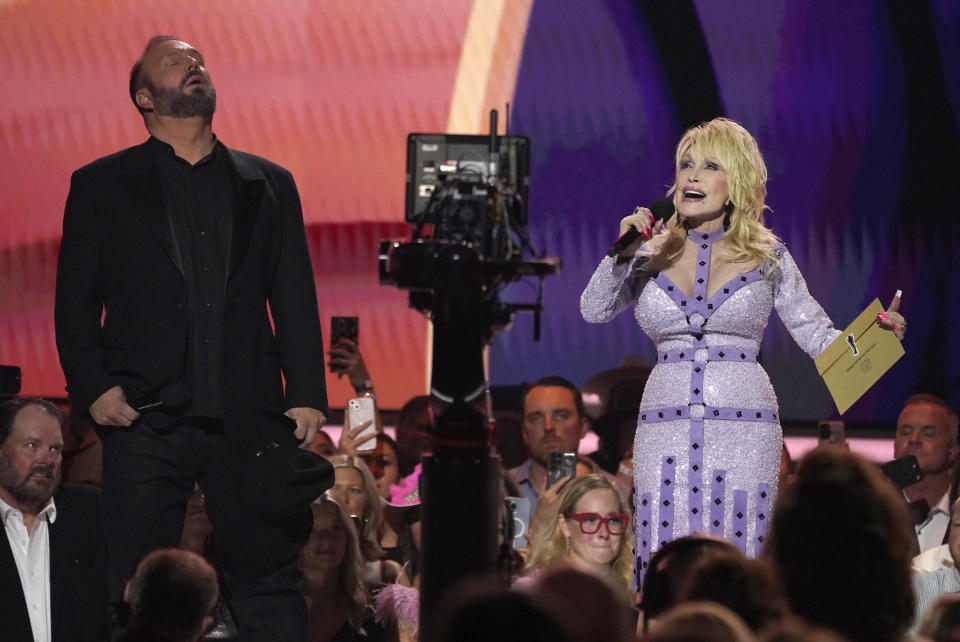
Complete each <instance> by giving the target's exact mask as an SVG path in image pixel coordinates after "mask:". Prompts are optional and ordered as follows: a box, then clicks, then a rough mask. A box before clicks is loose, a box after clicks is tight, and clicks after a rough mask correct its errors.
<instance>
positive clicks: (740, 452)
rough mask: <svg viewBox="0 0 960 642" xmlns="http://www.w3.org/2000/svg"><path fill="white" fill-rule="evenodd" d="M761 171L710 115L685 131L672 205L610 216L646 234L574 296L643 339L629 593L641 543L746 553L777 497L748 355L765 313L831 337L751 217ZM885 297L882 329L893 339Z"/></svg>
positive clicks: (739, 135)
mask: <svg viewBox="0 0 960 642" xmlns="http://www.w3.org/2000/svg"><path fill="white" fill-rule="evenodd" d="M766 180H767V169H766V166H765V165H764V162H763V157H762V156H761V154H760V150H759V149H758V147H757V143H756V141H755V140H754V139H753V137H752V136H751V135H750V134H749V133H748V132H747V130H745V129H744V128H743V127H741V126H740V125H738V124H737V123H735V122H733V121H730V120H727V119H724V118H718V119H715V120H713V121H710V122H708V123H704V124H702V125H699V126H697V127H694V128H692V129H690V130H688V131H687V132H686V133H685V134H684V136H683V138H682V139H681V140H680V143H679V145H678V146H677V151H676V182H675V183H674V185H673V187H671V188H670V190H669V192H668V195H671V196H672V198H673V202H674V204H675V206H676V210H677V212H676V214H675V215H674V216H673V217H672V218H670V219H669V221H666V222H663V221H658V222H657V223H656V225H653V226H652V227H651V221H652V218H653V217H652V215H651V214H650V212H649V210H646V209H644V208H638V209H637V210H636V211H635V212H634V213H633V214H631V215H630V216H627V217H626V218H624V219H623V220H622V221H621V222H620V233H621V235H622V234H623V233H625V232H626V231H627V230H629V229H630V228H631V227H633V228H636V229H637V230H639V231H640V232H642V233H643V234H644V236H645V237H648V238H649V240H647V241H644V240H643V239H642V238H641V239H639V240H638V241H636V242H635V243H633V244H632V245H631V246H629V247H627V248H625V249H624V250H623V251H621V252H620V254H619V255H618V256H616V257H614V258H610V257H607V258H604V260H603V261H602V262H601V263H600V265H599V267H597V270H596V272H594V274H593V276H592V278H591V279H590V282H589V284H588V285H587V287H586V289H585V290H584V292H583V295H582V296H581V299H580V309H581V313H582V314H583V318H584V319H585V320H587V321H589V322H591V323H603V322H606V321H609V320H611V319H612V318H613V317H615V316H616V315H617V314H619V313H620V312H622V311H623V310H625V309H627V308H633V311H634V316H635V317H636V319H637V323H639V324H640V328H641V329H642V330H643V331H644V332H645V333H646V334H647V336H649V337H650V338H651V339H652V340H653V342H654V343H655V344H656V349H657V365H656V367H655V368H654V369H653V372H652V373H651V374H650V378H649V380H648V381H647V386H646V389H645V390H644V394H643V400H642V402H641V405H640V413H639V416H638V417H637V434H636V439H635V442H634V457H633V466H634V486H635V499H634V537H635V547H634V551H635V556H636V560H635V562H636V568H635V576H636V578H637V584H638V588H639V585H640V584H642V578H643V576H644V574H645V571H646V566H647V564H648V562H649V560H650V555H651V553H652V552H654V551H656V550H657V549H658V548H659V547H660V546H661V545H662V544H664V543H666V542H668V541H670V540H673V539H676V538H678V537H681V536H683V535H688V534H691V533H697V532H700V533H709V534H713V535H717V536H720V537H724V538H726V539H728V540H730V541H731V542H733V543H734V544H735V545H736V546H737V547H739V548H740V550H741V551H743V552H745V553H746V554H748V555H751V556H755V555H757V554H758V553H759V552H760V550H761V548H762V546H763V542H764V539H765V537H766V533H767V524H768V523H769V520H770V517H771V514H770V513H771V508H772V506H773V498H774V496H775V495H776V492H777V473H778V468H779V462H780V448H781V444H782V433H781V430H780V423H779V419H780V415H779V412H778V410H777V398H776V395H775V394H774V391H773V387H772V386H771V385H770V380H769V379H768V377H767V374H766V372H764V370H763V368H762V367H761V366H760V364H759V363H758V362H757V352H758V350H759V348H760V340H761V338H762V336H763V330H764V328H765V327H766V325H767V319H768V318H769V316H770V312H771V311H772V310H773V309H774V308H776V310H777V313H778V314H779V315H780V318H781V319H782V320H783V322H784V324H785V325H786V327H787V330H788V331H789V332H790V334H791V335H792V336H793V339H794V340H795V341H796V342H797V344H798V345H799V346H800V347H801V348H803V350H804V351H805V352H806V353H807V354H809V355H810V357H812V358H815V357H817V356H818V355H819V354H820V353H821V352H822V351H823V350H824V349H825V348H826V347H827V346H828V345H830V343H831V342H832V341H833V340H834V339H835V338H836V337H837V336H838V334H839V331H838V330H836V329H834V327H833V324H832V322H831V321H830V319H829V318H828V317H827V315H826V313H825V312H824V310H823V308H822V307H821V306H820V305H819V304H818V303H817V302H816V301H815V300H814V299H813V297H812V296H810V293H809V292H808V291H807V286H806V283H805V282H804V280H803V276H802V275H801V274H800V271H799V270H798V269H797V266H796V264H795V263H794V261H793V257H792V256H791V255H790V252H789V251H787V249H786V248H785V247H784V246H783V244H782V243H781V242H780V240H779V239H778V238H777V237H776V236H775V235H774V234H773V232H771V231H770V230H769V229H768V228H767V227H766V226H765V225H764V217H763V214H764V210H765V209H767V207H766V205H765V203H764V200H765V197H766ZM898 305H899V299H895V302H894V304H893V305H892V306H891V309H890V310H889V311H888V313H887V316H886V321H884V325H885V326H886V327H888V329H894V327H895V331H896V332H897V334H898V336H901V337H902V332H903V329H904V327H905V323H904V321H903V318H902V317H900V315H898V314H897V313H896V306H898Z"/></svg>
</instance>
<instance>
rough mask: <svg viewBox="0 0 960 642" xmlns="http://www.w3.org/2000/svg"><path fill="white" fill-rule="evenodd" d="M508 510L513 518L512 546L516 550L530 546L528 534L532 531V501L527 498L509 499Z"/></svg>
mask: <svg viewBox="0 0 960 642" xmlns="http://www.w3.org/2000/svg"><path fill="white" fill-rule="evenodd" d="M507 508H509V509H510V516H511V517H512V518H513V531H512V532H513V542H512V543H511V546H512V547H513V549H514V550H516V549H518V548H520V547H522V546H529V542H528V541H527V538H526V534H527V531H528V530H530V500H529V499H527V498H526V497H507Z"/></svg>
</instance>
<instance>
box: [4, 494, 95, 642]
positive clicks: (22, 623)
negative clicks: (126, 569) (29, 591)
mask: <svg viewBox="0 0 960 642" xmlns="http://www.w3.org/2000/svg"><path fill="white" fill-rule="evenodd" d="M53 501H54V503H55V504H56V506H57V520H56V521H55V522H54V523H53V524H50V526H49V528H50V627H51V631H52V639H53V642H101V641H103V640H106V639H107V608H108V607H107V561H106V557H107V551H106V543H105V542H106V540H105V539H104V533H103V522H102V518H101V512H100V490H99V489H98V488H93V487H92V486H81V485H75V484H63V485H62V486H61V487H60V490H59V491H57V494H56V495H54V498H53ZM0 638H2V639H3V640H6V641H8V642H21V641H22V642H32V640H33V630H32V629H31V628H30V616H29V615H28V614H27V604H26V601H25V599H24V596H23V588H22V586H21V584H20V575H19V573H18V572H17V565H16V562H14V560H13V553H12V552H11V551H10V542H9V541H8V539H7V533H6V530H4V529H3V528H2V527H0Z"/></svg>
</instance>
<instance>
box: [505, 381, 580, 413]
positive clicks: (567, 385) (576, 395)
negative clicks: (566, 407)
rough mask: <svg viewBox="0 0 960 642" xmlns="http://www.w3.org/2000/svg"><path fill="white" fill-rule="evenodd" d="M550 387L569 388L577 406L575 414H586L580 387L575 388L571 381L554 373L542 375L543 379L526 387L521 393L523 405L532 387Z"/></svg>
mask: <svg viewBox="0 0 960 642" xmlns="http://www.w3.org/2000/svg"><path fill="white" fill-rule="evenodd" d="M552 387H556V388H566V389H567V390H569V391H570V394H572V395H573V403H574V405H575V406H576V407H577V416H578V417H586V416H587V409H586V408H585V407H584V405H583V395H582V394H580V388H577V387H576V386H575V385H573V383H571V382H570V381H568V380H567V379H564V378H563V377H558V376H555V375H554V376H550V377H544V378H543V379H540V380H538V381H535V382H533V383H532V384H530V385H529V386H528V387H527V389H526V391H525V392H524V393H523V404H524V406H525V405H526V403H527V395H529V394H530V391H531V390H533V389H534V388H552ZM522 410H523V408H521V411H522Z"/></svg>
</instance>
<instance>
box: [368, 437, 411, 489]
mask: <svg viewBox="0 0 960 642" xmlns="http://www.w3.org/2000/svg"><path fill="white" fill-rule="evenodd" d="M377 446H378V447H377V448H375V449H373V450H370V451H366V450H361V451H358V452H357V456H358V457H359V458H360V459H362V460H363V461H364V463H365V464H366V465H367V466H368V467H369V468H370V472H371V473H373V478H374V479H375V480H376V482H377V494H378V495H380V497H381V498H382V499H389V498H390V487H391V486H393V485H394V484H397V483H399V482H400V479H401V478H402V477H404V476H405V475H401V474H400V464H399V461H400V460H399V457H398V455H397V442H395V441H394V440H393V439H391V438H390V435H388V434H387V433H380V434H379V435H377ZM411 473H412V471H411Z"/></svg>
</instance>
